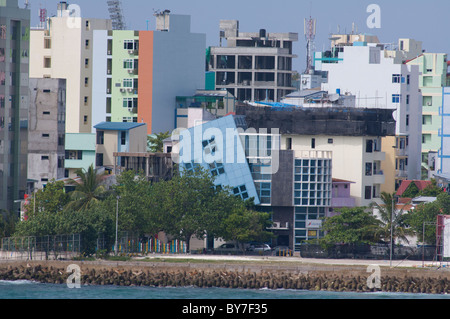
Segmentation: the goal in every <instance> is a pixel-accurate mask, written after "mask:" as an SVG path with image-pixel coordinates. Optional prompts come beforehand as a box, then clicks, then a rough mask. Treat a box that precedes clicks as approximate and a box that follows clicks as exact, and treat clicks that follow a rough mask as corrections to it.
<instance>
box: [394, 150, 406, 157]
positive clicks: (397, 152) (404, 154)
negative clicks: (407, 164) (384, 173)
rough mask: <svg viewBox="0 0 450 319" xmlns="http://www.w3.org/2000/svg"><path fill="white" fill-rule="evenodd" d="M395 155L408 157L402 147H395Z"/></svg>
mask: <svg viewBox="0 0 450 319" xmlns="http://www.w3.org/2000/svg"><path fill="white" fill-rule="evenodd" d="M395 156H396V157H408V150H407V149H405V148H403V149H399V148H396V149H395Z"/></svg>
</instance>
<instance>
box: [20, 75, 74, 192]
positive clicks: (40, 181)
mask: <svg viewBox="0 0 450 319" xmlns="http://www.w3.org/2000/svg"><path fill="white" fill-rule="evenodd" d="M29 96H30V108H29V122H28V179H31V180H34V181H36V182H35V187H36V188H38V189H42V188H43V187H44V186H45V185H46V184H47V183H48V182H50V181H52V180H53V179H54V180H58V179H62V178H64V176H65V167H64V161H65V135H66V115H65V113H66V80H62V79H30V89H29Z"/></svg>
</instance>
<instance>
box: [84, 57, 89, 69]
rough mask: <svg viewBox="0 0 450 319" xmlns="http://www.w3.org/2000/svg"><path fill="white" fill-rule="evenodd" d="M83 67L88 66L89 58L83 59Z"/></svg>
mask: <svg viewBox="0 0 450 319" xmlns="http://www.w3.org/2000/svg"><path fill="white" fill-rule="evenodd" d="M84 67H85V68H88V67H89V59H84Z"/></svg>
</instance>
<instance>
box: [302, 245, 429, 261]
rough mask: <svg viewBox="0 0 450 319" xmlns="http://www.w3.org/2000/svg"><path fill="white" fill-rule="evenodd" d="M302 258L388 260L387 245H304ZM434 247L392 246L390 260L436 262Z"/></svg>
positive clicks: (388, 250) (388, 247)
mask: <svg viewBox="0 0 450 319" xmlns="http://www.w3.org/2000/svg"><path fill="white" fill-rule="evenodd" d="M300 256H301V257H303V258H324V259H326V258H328V259H375V260H387V259H389V258H390V246H389V245H334V246H331V247H328V248H327V249H324V248H322V247H321V246H320V245H313V244H305V245H302V246H301V248H300ZM436 257H437V256H436V247H435V246H425V247H421V246H415V247H409V246H394V249H393V252H392V258H393V259H396V260H404V259H408V260H426V261H436Z"/></svg>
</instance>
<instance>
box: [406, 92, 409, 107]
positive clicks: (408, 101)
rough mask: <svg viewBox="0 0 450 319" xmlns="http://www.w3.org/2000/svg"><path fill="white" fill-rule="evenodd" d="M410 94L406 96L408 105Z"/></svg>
mask: <svg viewBox="0 0 450 319" xmlns="http://www.w3.org/2000/svg"><path fill="white" fill-rule="evenodd" d="M409 100H410V96H409V94H408V95H407V96H406V105H409Z"/></svg>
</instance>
